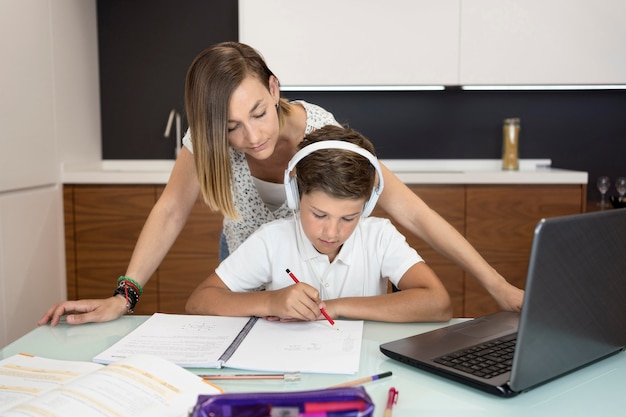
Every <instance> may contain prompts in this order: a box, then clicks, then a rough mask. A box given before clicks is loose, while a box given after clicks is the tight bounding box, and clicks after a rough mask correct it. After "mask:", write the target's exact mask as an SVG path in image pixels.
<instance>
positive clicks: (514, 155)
mask: <svg viewBox="0 0 626 417" xmlns="http://www.w3.org/2000/svg"><path fill="white" fill-rule="evenodd" d="M519 133H520V120H519V118H517V117H512V118H508V119H504V124H503V126H502V169H503V170H509V171H514V170H518V169H519V154H518V144H519Z"/></svg>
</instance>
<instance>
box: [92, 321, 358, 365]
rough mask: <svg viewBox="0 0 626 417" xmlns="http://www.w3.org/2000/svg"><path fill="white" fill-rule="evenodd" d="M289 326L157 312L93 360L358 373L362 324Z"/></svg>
mask: <svg viewBox="0 0 626 417" xmlns="http://www.w3.org/2000/svg"><path fill="white" fill-rule="evenodd" d="M335 325H336V328H334V327H331V326H330V325H329V324H328V322H327V321H326V320H320V321H307V322H290V323H283V322H278V321H268V320H265V319H262V318H257V317H226V316H200V315H185V314H163V313H155V314H153V315H152V316H151V317H150V318H148V320H146V321H145V322H144V323H142V324H141V325H139V327H137V328H136V329H135V330H133V331H132V332H131V333H129V334H128V335H126V336H125V337H123V338H122V339H121V340H120V341H119V342H117V343H115V344H114V345H113V346H111V347H110V348H108V349H106V350H105V351H103V352H102V353H100V354H99V355H97V356H96V357H95V358H93V361H94V362H99V363H112V362H116V361H118V360H120V359H123V358H126V357H127V356H130V355H133V354H138V353H143V354H151V355H154V356H159V357H161V358H164V359H167V360H169V361H171V362H174V363H175V364H177V365H179V366H182V367H184V368H222V367H228V368H238V369H246V370H255V371H266V372H302V373H328V374H354V373H356V372H357V371H358V370H359V362H360V358H361V341H362V338H363V321H360V320H335Z"/></svg>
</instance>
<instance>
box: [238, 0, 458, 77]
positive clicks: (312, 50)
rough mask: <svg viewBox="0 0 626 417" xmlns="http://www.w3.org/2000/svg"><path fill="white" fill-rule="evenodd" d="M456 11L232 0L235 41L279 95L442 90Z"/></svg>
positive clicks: (454, 70)
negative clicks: (293, 90)
mask: <svg viewBox="0 0 626 417" xmlns="http://www.w3.org/2000/svg"><path fill="white" fill-rule="evenodd" d="M459 9H460V4H459V0H439V1H435V2H433V1H429V0H387V1H385V2H384V3H383V2H375V1H366V2H364V1H360V0H343V1H340V2H337V1H333V0H318V1H315V2H293V1H291V0H263V1H259V0H239V40H240V41H241V42H244V43H247V44H249V45H251V46H253V47H254V48H256V49H257V50H259V51H260V52H261V54H263V56H264V57H265V59H266V60H267V63H268V65H269V66H270V68H271V69H272V71H273V72H274V73H275V74H276V76H277V77H278V79H279V80H280V82H281V85H282V86H284V87H293V86H371V85H428V84H438V85H444V84H445V85H450V84H457V80H458V55H459V45H458V36H459V13H460V10H459ZM286 27H287V28H294V30H293V31H291V32H290V36H285V28H286Z"/></svg>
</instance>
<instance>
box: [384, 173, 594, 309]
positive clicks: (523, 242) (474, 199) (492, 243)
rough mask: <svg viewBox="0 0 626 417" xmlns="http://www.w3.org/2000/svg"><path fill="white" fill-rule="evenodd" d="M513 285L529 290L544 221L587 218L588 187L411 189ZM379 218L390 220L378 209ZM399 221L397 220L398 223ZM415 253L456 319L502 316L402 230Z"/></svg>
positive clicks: (466, 278) (472, 283)
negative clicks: (534, 247) (537, 231)
mask: <svg viewBox="0 0 626 417" xmlns="http://www.w3.org/2000/svg"><path fill="white" fill-rule="evenodd" d="M410 188H411V189H412V190H413V191H414V192H415V193H416V194H417V195H418V196H420V197H421V198H422V199H423V200H424V201H425V202H426V203H427V204H428V205H429V206H430V207H431V208H432V209H433V210H435V211H436V212H438V213H439V214H440V215H441V216H442V217H443V218H444V219H446V220H447V221H448V222H449V223H450V224H451V225H452V226H454V228H455V229H457V231H459V233H461V234H462V235H463V236H465V238H466V239H467V240H468V241H469V242H470V243H471V244H472V246H474V248H475V249H476V250H477V251H478V252H479V253H480V254H481V255H482V256H483V257H484V258H485V259H486V260H487V262H488V263H489V264H490V265H491V266H493V267H494V268H495V269H496V270H497V271H498V272H499V273H500V274H501V275H502V276H504V277H505V278H506V279H507V281H509V282H510V283H512V284H513V285H515V286H517V287H519V288H524V284H525V281H526V271H527V269H528V260H529V257H530V245H531V242H532V237H533V233H534V228H535V226H536V224H537V222H538V221H539V220H540V219H541V218H544V217H553V216H560V215H566V214H574V213H582V212H583V211H584V206H585V196H586V186H585V185H570V184H565V185H563V184H559V185H511V184H507V185H456V186H451V185H440V186H424V185H420V186H418V185H411V186H410ZM376 210H377V211H375V214H376V215H382V216H383V217H387V215H386V214H385V213H384V212H383V211H382V210H381V209H380V208H377V209H376ZM392 221H393V220H392ZM396 227H398V229H399V230H400V231H401V232H402V233H404V234H405V236H406V237H407V241H408V242H409V244H410V245H411V246H412V247H414V248H415V249H416V250H417V251H418V253H419V254H420V255H422V257H423V258H424V260H425V261H426V263H428V264H429V265H430V266H431V268H432V269H433V270H434V271H435V272H436V273H437V275H438V276H439V278H440V279H441V280H442V282H443V283H444V285H445V286H446V288H447V289H448V292H449V293H450V297H451V299H452V304H453V307H454V313H453V315H454V316H455V317H478V316H481V315H485V314H489V313H493V312H496V311H498V309H499V308H498V306H497V304H496V302H495V301H494V300H493V298H492V297H491V296H490V295H489V294H488V293H487V291H486V290H485V289H484V288H483V287H482V285H481V284H480V283H479V282H478V281H477V280H476V279H474V278H473V277H472V276H470V275H469V274H467V273H465V272H464V271H462V270H461V269H460V268H459V267H457V266H456V265H455V264H453V263H452V262H451V261H449V260H448V259H447V258H444V257H443V256H441V255H440V254H438V253H437V252H435V251H434V250H433V249H431V248H430V247H428V246H427V245H426V244H425V243H424V242H422V241H421V240H420V239H419V238H417V237H415V236H413V235H410V234H409V233H407V232H406V230H405V229H403V228H402V227H400V226H397V225H396Z"/></svg>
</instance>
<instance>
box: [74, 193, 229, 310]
mask: <svg viewBox="0 0 626 417" xmlns="http://www.w3.org/2000/svg"><path fill="white" fill-rule="evenodd" d="M163 188H164V187H163V186H162V185H65V189H64V200H65V201H64V203H65V215H66V217H65V230H66V232H65V239H66V242H65V245H66V253H67V255H66V263H67V287H68V288H67V291H68V299H84V298H103V297H108V296H110V295H111V294H113V290H114V289H115V286H116V280H117V277H119V276H120V275H123V274H124V273H125V272H126V268H127V266H128V262H129V260H130V256H131V254H132V251H133V248H134V246H135V243H136V241H137V238H138V237H139V233H140V232H141V229H142V227H143V225H144V223H145V221H146V219H147V217H148V214H149V213H150V210H151V209H152V207H153V206H154V204H155V202H156V199H157V198H158V196H159V195H160V193H161V192H162V189H163ZM221 229H222V216H221V215H219V214H217V213H212V212H211V211H210V210H209V209H208V208H207V207H206V206H205V205H204V204H203V203H202V202H201V201H200V200H198V201H197V202H196V204H195V206H194V208H193V209H192V212H191V214H190V218H189V221H188V222H187V225H186V226H185V228H184V229H183V230H182V232H181V234H180V235H179V237H178V239H177V240H176V242H175V243H174V245H173V246H172V248H171V250H170V252H169V253H168V254H167V256H166V257H165V259H164V260H163V262H162V263H161V265H160V266H159V268H158V269H157V271H156V272H155V273H154V274H153V276H152V277H151V278H150V281H149V282H148V284H147V285H146V286H145V288H144V295H143V296H141V299H140V301H139V303H138V304H137V307H136V309H135V313H137V314H152V313H154V312H157V311H158V312H163V313H183V312H184V308H185V302H186V301H187V297H188V296H189V294H190V293H191V291H192V290H193V289H194V288H195V287H196V286H197V285H198V284H199V283H200V282H201V281H202V280H203V279H204V278H206V277H207V276H208V275H209V274H210V273H211V272H212V271H213V269H214V268H215V267H216V266H217V264H218V261H219V257H218V256H219V253H218V252H219V234H220V232H221Z"/></svg>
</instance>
